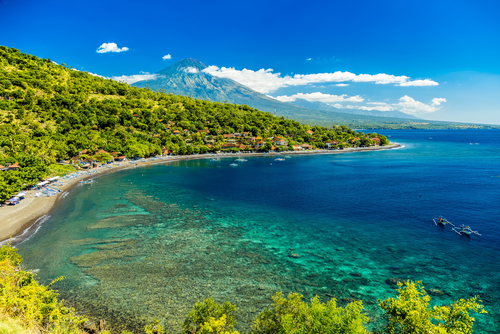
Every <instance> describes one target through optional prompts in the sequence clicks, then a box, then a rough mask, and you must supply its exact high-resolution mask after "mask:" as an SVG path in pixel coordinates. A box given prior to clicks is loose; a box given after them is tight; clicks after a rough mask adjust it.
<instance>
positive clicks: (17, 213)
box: [0, 143, 401, 244]
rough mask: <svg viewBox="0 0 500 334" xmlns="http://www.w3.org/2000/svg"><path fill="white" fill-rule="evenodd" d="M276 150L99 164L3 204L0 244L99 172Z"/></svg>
mask: <svg viewBox="0 0 500 334" xmlns="http://www.w3.org/2000/svg"><path fill="white" fill-rule="evenodd" d="M400 146H401V145H399V144H397V143H391V144H390V145H388V146H383V147H380V146H373V147H366V148H356V149H344V150H337V151H297V152H285V153H283V154H284V155H308V154H342V153H354V152H363V151H378V150H388V149H394V148H398V147H400ZM276 154H277V153H268V154H264V153H246V154H233V155H225V154H222V155H218V156H217V155H208V154H202V155H188V156H172V157H161V158H159V159H155V160H150V159H146V161H138V162H137V163H134V164H131V163H129V162H128V161H127V162H122V163H120V164H119V165H112V166H111V168H106V167H101V168H96V169H94V171H95V172H96V173H95V174H93V175H81V176H79V177H76V178H73V179H65V180H63V181H62V182H63V185H62V186H59V187H53V188H57V189H60V192H59V193H58V194H57V195H55V196H50V197H36V196H35V193H37V192H38V191H36V190H30V191H26V194H27V195H26V198H25V199H24V200H22V201H21V202H20V203H19V204H18V205H2V207H0V243H3V242H6V241H8V240H9V239H11V238H12V241H13V243H14V244H15V243H17V242H19V241H21V240H22V239H23V238H22V237H24V236H25V234H28V235H30V234H32V233H33V232H34V231H31V229H36V226H34V223H36V222H38V223H40V221H41V218H42V217H44V216H45V215H48V214H49V213H50V211H51V210H52V209H53V208H54V207H55V205H56V204H57V203H58V201H59V200H60V199H61V198H62V195H63V194H64V193H65V192H66V191H69V190H70V189H71V188H73V187H74V186H76V185H78V184H79V182H80V181H81V180H85V179H89V178H95V177H98V176H100V175H104V174H107V173H112V172H116V171H119V170H123V169H128V168H135V167H140V166H147V165H151V164H161V163H169V162H172V161H182V160H197V159H211V158H214V157H220V158H224V157H245V156H265V155H266V156H273V155H276Z"/></svg>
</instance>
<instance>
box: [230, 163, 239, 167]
mask: <svg viewBox="0 0 500 334" xmlns="http://www.w3.org/2000/svg"><path fill="white" fill-rule="evenodd" d="M229 166H231V167H238V164H234V163H233V164H230V165H229Z"/></svg>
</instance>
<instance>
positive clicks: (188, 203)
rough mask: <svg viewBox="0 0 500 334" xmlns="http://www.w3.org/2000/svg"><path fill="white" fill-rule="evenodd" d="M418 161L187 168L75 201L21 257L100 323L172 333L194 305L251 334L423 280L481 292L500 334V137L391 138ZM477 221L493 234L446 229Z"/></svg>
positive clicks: (441, 297)
mask: <svg viewBox="0 0 500 334" xmlns="http://www.w3.org/2000/svg"><path fill="white" fill-rule="evenodd" d="M382 133H383V134H384V135H388V136H389V135H390V136H391V137H390V138H389V139H390V140H392V141H395V142H398V143H401V144H403V145H404V148H401V149H395V150H388V151H380V152H357V153H346V154H338V155H317V156H302V157H298V156H292V158H291V159H286V161H283V162H278V161H274V158H271V157H258V158H248V161H247V162H244V163H239V166H238V167H236V168H231V167H229V164H230V163H231V162H232V160H234V159H235V158H228V159H221V161H220V162H210V161H208V160H199V161H186V162H175V163H170V164H165V165H156V166H149V167H143V168H135V169H131V170H126V171H121V172H118V173H114V174H111V175H106V176H103V177H100V178H98V179H97V180H96V181H97V182H95V183H94V184H92V185H82V186H78V187H77V188H74V189H73V190H72V191H71V192H70V194H69V195H68V196H66V197H65V198H64V199H62V200H61V201H60V202H61V203H60V205H59V206H58V208H57V209H56V210H55V211H54V212H52V213H51V216H50V218H49V219H48V220H47V221H46V222H45V223H44V224H43V225H42V227H41V228H40V230H39V231H38V232H37V233H36V234H35V235H34V236H32V237H31V238H30V239H29V240H27V241H26V242H24V243H22V244H20V245H19V248H20V252H21V254H22V255H23V257H24V259H25V266H26V267H28V268H31V269H40V272H39V278H40V280H41V281H43V282H48V281H50V280H51V279H54V278H56V277H58V276H60V275H64V276H66V277H67V279H66V280H65V281H63V282H61V283H58V286H57V288H58V289H59V290H60V292H61V294H62V296H63V297H64V298H65V299H66V300H67V301H68V302H69V303H71V304H72V305H74V306H76V307H77V308H78V309H79V310H85V312H87V314H88V315H91V316H94V317H98V318H102V317H105V318H106V319H112V320H113V321H112V322H116V323H120V324H126V325H127V326H129V327H132V328H138V327H140V326H142V325H143V324H144V323H145V322H147V321H150V320H151V319H153V318H159V319H161V321H162V322H163V323H164V324H165V325H166V326H167V327H168V328H169V330H170V331H178V330H179V329H180V324H181V323H182V321H183V319H184V318H185V317H186V315H187V314H188V312H189V310H190V309H191V308H192V306H193V305H194V303H195V302H197V301H200V300H202V299H203V298H206V297H209V296H213V297H214V298H215V299H216V300H217V301H225V300H228V301H231V302H232V303H236V304H237V305H238V309H239V313H238V314H237V320H238V324H239V325H238V327H239V329H240V330H243V331H247V330H248V329H249V327H250V325H251V320H252V319H253V318H255V316H256V315H257V314H258V312H260V311H261V310H263V309H264V307H266V306H268V305H269V303H270V296H272V295H273V294H274V293H275V292H276V291H284V292H286V293H288V292H290V291H297V292H300V293H302V294H303V295H304V296H305V297H306V298H310V297H312V296H314V295H319V296H320V298H321V299H322V300H323V301H326V300H328V299H329V298H332V297H335V298H337V299H338V301H339V303H340V304H341V305H345V304H346V303H348V302H350V301H352V300H355V299H362V300H363V302H364V305H365V309H366V312H367V314H368V315H369V317H370V320H371V322H372V324H373V325H376V323H377V322H378V321H379V320H380V311H379V309H378V307H377V300H379V299H385V298H387V297H389V296H394V295H395V291H394V282H395V281H397V280H406V279H411V280H421V281H423V284H424V285H425V287H426V289H427V290H428V291H430V294H431V296H432V298H433V300H432V301H433V302H434V303H437V304H449V303H451V302H452V301H453V300H456V299H458V298H468V297H471V296H474V295H480V296H481V299H482V300H483V302H484V304H485V305H486V308H487V310H488V312H489V314H488V315H486V316H478V317H477V319H478V322H477V324H476V327H475V329H476V332H479V333H497V332H499V331H500V321H499V320H500V307H499V302H498V301H499V300H500V265H499V262H498V260H499V259H500V243H499V240H500V225H499V223H498V220H499V218H500V209H499V204H500V192H499V189H500V176H499V175H500V144H499V143H500V131H476V130H466V131H465V130H464V131H383V132H382ZM440 215H443V216H445V217H446V218H447V219H448V220H450V221H451V222H453V223H454V224H455V225H460V224H466V225H470V226H471V227H473V229H475V230H478V231H479V233H481V234H482V236H481V237H479V236H472V237H462V236H459V235H457V234H456V233H454V232H453V231H451V228H449V227H437V226H435V225H434V223H433V222H432V218H433V217H438V216H440Z"/></svg>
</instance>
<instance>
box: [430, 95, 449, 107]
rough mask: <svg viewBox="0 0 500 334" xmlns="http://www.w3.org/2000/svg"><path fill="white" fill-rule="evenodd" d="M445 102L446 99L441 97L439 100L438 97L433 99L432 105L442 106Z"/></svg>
mask: <svg viewBox="0 0 500 334" xmlns="http://www.w3.org/2000/svg"><path fill="white" fill-rule="evenodd" d="M443 102H446V99H444V98H442V97H439V98H438V97H436V98H434V99H432V101H431V103H432V104H433V105H436V106H440V105H441V103H443Z"/></svg>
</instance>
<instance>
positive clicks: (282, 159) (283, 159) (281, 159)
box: [274, 158, 285, 161]
mask: <svg viewBox="0 0 500 334" xmlns="http://www.w3.org/2000/svg"><path fill="white" fill-rule="evenodd" d="M274 161H285V158H276V159H274Z"/></svg>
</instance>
